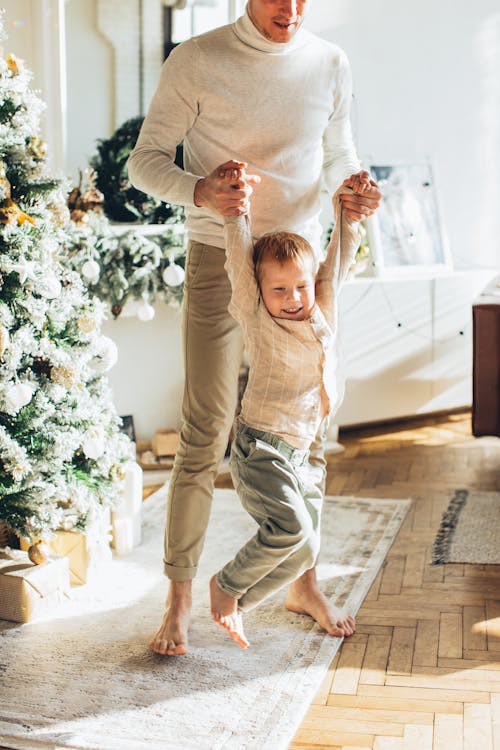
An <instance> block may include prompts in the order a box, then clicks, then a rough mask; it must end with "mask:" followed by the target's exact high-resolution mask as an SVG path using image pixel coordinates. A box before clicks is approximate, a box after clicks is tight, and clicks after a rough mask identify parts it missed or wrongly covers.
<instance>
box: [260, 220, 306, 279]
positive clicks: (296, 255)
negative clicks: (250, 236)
mask: <svg viewBox="0 0 500 750" xmlns="http://www.w3.org/2000/svg"><path fill="white" fill-rule="evenodd" d="M266 258H272V259H273V260H277V261H278V263H285V262H286V261H288V260H291V261H292V263H295V265H302V263H303V261H304V260H306V259H308V258H310V259H311V260H312V261H313V269H314V273H316V271H317V270H318V260H317V258H316V255H315V253H314V250H313V248H312V246H311V245H310V243H309V242H308V241H307V240H306V239H304V237H301V236H300V234H295V232H285V231H282V232H269V233H268V234H263V235H262V237H259V239H258V240H257V242H256V243H255V245H254V248H253V266H254V269H255V277H256V279H257V281H260V276H261V269H262V264H263V262H264V261H265V260H266Z"/></svg>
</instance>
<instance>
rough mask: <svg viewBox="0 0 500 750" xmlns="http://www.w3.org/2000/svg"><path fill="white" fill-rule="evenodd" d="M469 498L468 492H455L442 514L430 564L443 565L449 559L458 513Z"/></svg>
mask: <svg viewBox="0 0 500 750" xmlns="http://www.w3.org/2000/svg"><path fill="white" fill-rule="evenodd" d="M468 497H469V491H468V490H456V491H455V494H454V495H453V497H452V499H451V500H450V504H449V505H448V508H447V509H446V511H445V512H444V513H443V517H442V519H441V525H440V526H439V531H438V533H437V535H436V539H435V540H434V546H433V549H432V564H433V565H443V564H444V563H447V562H448V560H449V557H450V546H451V542H452V540H453V535H454V533H455V529H456V526H457V523H458V519H459V516H460V512H461V510H462V508H463V507H464V505H465V503H466V502H467V498H468Z"/></svg>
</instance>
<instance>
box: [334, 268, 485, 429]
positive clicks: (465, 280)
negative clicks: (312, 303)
mask: <svg viewBox="0 0 500 750" xmlns="http://www.w3.org/2000/svg"><path fill="white" fill-rule="evenodd" d="M494 275H495V269H491V270H480V271H477V270H474V271H459V272H453V273H448V274H443V275H440V276H434V277H431V276H428V277H425V276H423V277H415V276H413V277H411V278H408V279H401V278H398V279H384V278H382V277H377V278H363V279H361V278H355V279H353V280H351V281H349V282H348V283H347V284H346V285H345V286H344V288H343V290H342V292H341V298H340V317H341V338H342V349H343V353H344V356H343V367H344V372H345V376H346V390H345V397H344V401H343V403H342V406H341V407H340V409H339V410H338V412H337V415H336V417H335V422H336V423H337V424H339V425H341V426H342V425H351V424H362V423H365V422H378V421H384V420H388V419H394V418H398V417H405V416H410V415H415V414H424V413H429V412H433V411H441V410H446V409H452V408H455V407H460V406H467V405H470V403H471V399H472V385H471V383H472V335H471V334H472V328H471V323H472V301H473V299H474V298H475V297H476V296H477V294H478V293H479V292H480V291H481V290H482V289H483V288H484V286H485V285H486V283H487V282H488V280H489V279H490V278H491V277H492V276H494Z"/></svg>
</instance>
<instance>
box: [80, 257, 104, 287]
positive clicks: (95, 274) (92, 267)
mask: <svg viewBox="0 0 500 750" xmlns="http://www.w3.org/2000/svg"><path fill="white" fill-rule="evenodd" d="M100 275H101V269H100V267H99V263H97V261H95V260H86V261H85V263H84V264H83V266H82V276H83V277H84V278H85V279H86V280H87V281H88V282H90V283H91V284H95V283H96V281H98V280H99V276H100Z"/></svg>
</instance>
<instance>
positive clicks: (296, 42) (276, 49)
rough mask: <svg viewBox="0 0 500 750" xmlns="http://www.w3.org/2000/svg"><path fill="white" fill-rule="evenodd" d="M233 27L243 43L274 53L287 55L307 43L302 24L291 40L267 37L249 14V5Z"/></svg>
mask: <svg viewBox="0 0 500 750" xmlns="http://www.w3.org/2000/svg"><path fill="white" fill-rule="evenodd" d="M233 28H234V31H235V34H236V36H237V37H238V39H240V41H242V42H243V44H247V45H248V46H249V47H253V48H254V49H258V50H260V51H261V52H269V53H271V54H274V55H287V54H289V53H290V52H291V51H293V50H295V49H298V48H299V47H301V46H302V45H303V44H304V43H305V33H304V29H303V28H302V26H301V27H300V28H299V29H298V30H297V31H296V32H295V34H294V35H293V37H292V38H291V39H290V41H289V42H273V41H271V40H270V39H266V37H265V36H263V35H262V34H261V33H260V31H259V30H258V29H257V28H256V27H255V26H254V25H253V22H252V20H251V18H250V16H249V15H248V5H247V6H246V8H245V13H244V14H243V15H242V16H240V18H238V19H237V21H235V23H234V25H233Z"/></svg>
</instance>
